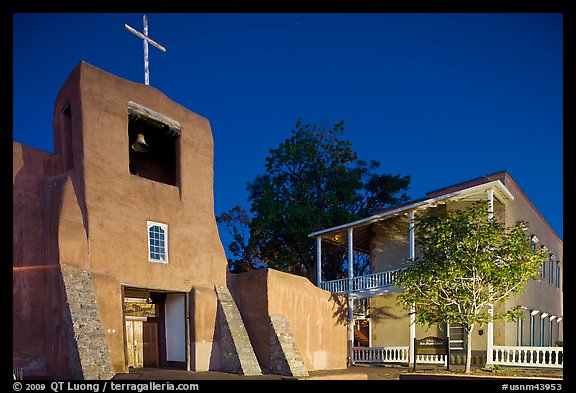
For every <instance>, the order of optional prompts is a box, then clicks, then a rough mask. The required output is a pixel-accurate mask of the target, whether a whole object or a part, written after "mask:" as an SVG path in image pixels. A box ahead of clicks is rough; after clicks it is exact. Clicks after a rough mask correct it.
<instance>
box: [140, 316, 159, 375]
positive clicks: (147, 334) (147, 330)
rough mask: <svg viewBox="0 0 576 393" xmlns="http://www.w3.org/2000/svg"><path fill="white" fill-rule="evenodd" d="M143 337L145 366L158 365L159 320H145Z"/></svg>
mask: <svg viewBox="0 0 576 393" xmlns="http://www.w3.org/2000/svg"><path fill="white" fill-rule="evenodd" d="M142 338H143V363H144V367H158V366H159V365H160V360H159V356H158V322H144V324H143V333H142Z"/></svg>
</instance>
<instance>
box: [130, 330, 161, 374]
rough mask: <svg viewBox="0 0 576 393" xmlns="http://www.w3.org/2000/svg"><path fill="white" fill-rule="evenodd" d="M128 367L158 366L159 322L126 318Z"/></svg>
mask: <svg viewBox="0 0 576 393" xmlns="http://www.w3.org/2000/svg"><path fill="white" fill-rule="evenodd" d="M126 352H127V355H128V367H134V368H140V367H158V366H159V365H160V357H159V353H158V322H156V321H144V320H132V319H130V320H129V319H127V320H126Z"/></svg>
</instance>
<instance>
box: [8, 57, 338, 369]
mask: <svg viewBox="0 0 576 393" xmlns="http://www.w3.org/2000/svg"><path fill="white" fill-rule="evenodd" d="M53 132H54V153H50V152H45V151H41V150H37V149H34V148H31V147H28V146H25V145H22V144H20V143H17V142H13V365H14V367H17V368H19V369H20V370H22V373H23V378H24V379H26V378H47V379H109V378H112V377H113V376H114V375H115V374H116V373H124V372H128V371H129V369H130V368H139V367H171V368H181V369H185V370H191V371H207V370H217V371H224V372H232V373H237V374H244V375H260V374H262V373H272V374H282V375H307V373H308V371H312V370H323V369H339V368H345V367H346V356H347V352H346V351H347V348H346V334H347V333H346V324H345V323H346V322H345V318H341V312H342V313H344V315H345V312H346V311H345V310H342V309H341V306H340V305H339V301H338V299H335V298H334V297H333V296H332V295H331V294H330V293H329V292H327V291H324V290H322V289H319V288H317V287H315V286H314V285H313V284H312V283H310V282H309V281H308V280H307V279H305V278H302V277H296V276H292V275H289V274H286V273H281V272H278V271H274V270H271V269H265V270H258V271H253V272H249V273H244V274H240V275H232V274H230V273H229V272H228V271H227V261H226V256H225V253H224V249H223V246H222V243H221V241H220V238H219V234H218V228H217V226H216V221H215V217H214V194H213V177H214V173H213V164H214V142H213V138H212V131H211V128H210V124H209V121H208V120H207V119H205V118H203V117H202V116H199V115H198V114H196V113H193V112H191V111H190V110H188V109H186V108H184V107H182V106H181V105H179V104H177V103H175V102H173V101H172V100H170V99H169V98H168V97H166V96H165V95H164V94H163V93H162V92H160V91H158V90H157V89H155V88H153V87H151V86H147V85H143V84H138V83H134V82H130V81H127V80H124V79H122V78H119V77H117V76H115V75H112V74H110V73H107V72H105V71H103V70H100V69H98V68H96V67H94V66H92V65H90V64H87V63H85V62H81V63H80V64H79V65H78V66H77V67H76V68H75V69H74V70H73V72H72V73H71V74H70V76H69V77H68V79H67V80H66V82H65V83H64V85H63V87H62V88H61V90H60V92H59V94H58V96H57V98H56V102H55V106H54V118H53Z"/></svg>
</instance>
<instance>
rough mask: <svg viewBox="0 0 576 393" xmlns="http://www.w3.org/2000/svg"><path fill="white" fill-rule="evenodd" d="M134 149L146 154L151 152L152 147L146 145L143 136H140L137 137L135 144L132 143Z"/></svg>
mask: <svg viewBox="0 0 576 393" xmlns="http://www.w3.org/2000/svg"><path fill="white" fill-rule="evenodd" d="M132 149H134V150H135V151H137V152H140V153H146V152H147V151H150V146H148V145H147V144H146V141H145V140H144V135H143V134H138V135H137V136H136V140H135V141H134V143H132Z"/></svg>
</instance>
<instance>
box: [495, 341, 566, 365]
mask: <svg viewBox="0 0 576 393" xmlns="http://www.w3.org/2000/svg"><path fill="white" fill-rule="evenodd" d="M492 363H493V364H498V365H502V366H521V367H548V368H563V365H564V348H563V347H528V346H523V347H516V346H500V345H494V347H493V355H492Z"/></svg>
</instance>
